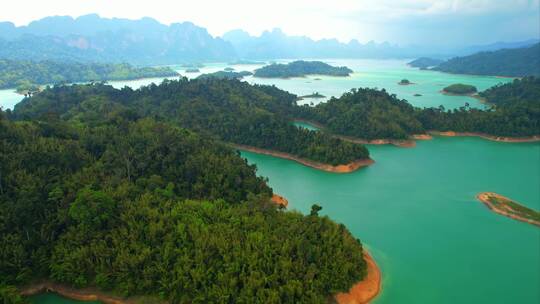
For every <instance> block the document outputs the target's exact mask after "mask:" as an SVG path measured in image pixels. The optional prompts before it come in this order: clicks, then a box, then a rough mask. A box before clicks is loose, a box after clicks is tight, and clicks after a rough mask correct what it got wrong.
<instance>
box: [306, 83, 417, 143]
mask: <svg viewBox="0 0 540 304" xmlns="http://www.w3.org/2000/svg"><path fill="white" fill-rule="evenodd" d="M415 111H416V110H415V108H414V107H413V106H412V105H410V104H409V103H408V102H407V101H405V100H400V99H398V98H397V97H396V96H395V95H393V94H392V95H390V94H388V93H387V92H386V91H385V90H384V89H383V90H380V91H379V90H376V89H367V88H365V89H353V90H351V91H350V92H347V93H345V94H343V95H342V96H341V97H340V98H334V97H333V98H331V99H330V100H329V101H328V102H325V103H320V104H318V105H317V106H315V107H310V106H303V107H298V116H299V118H303V119H307V120H311V121H315V122H317V123H320V124H323V125H325V126H326V129H327V130H328V131H330V132H332V133H335V134H339V135H345V136H352V137H357V138H362V139H378V138H395V139H406V138H408V137H409V134H413V133H421V132H423V131H424V129H423V127H422V124H421V123H420V122H419V121H418V120H417V119H416V118H415Z"/></svg>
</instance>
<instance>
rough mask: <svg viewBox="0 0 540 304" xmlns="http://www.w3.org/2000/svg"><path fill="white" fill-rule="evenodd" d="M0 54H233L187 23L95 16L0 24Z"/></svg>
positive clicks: (153, 60)
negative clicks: (17, 25) (25, 23)
mask: <svg viewBox="0 0 540 304" xmlns="http://www.w3.org/2000/svg"><path fill="white" fill-rule="evenodd" d="M0 58H7V59H30V60H44V59H49V60H58V59H61V60H66V59H71V60H75V61H107V62H130V63H135V64H167V63H179V62H193V61H208V60H215V61H226V60H229V59H233V58H236V53H235V50H234V49H233V47H232V45H231V44H230V43H228V42H225V41H223V40H222V39H220V38H214V37H212V36H211V35H210V34H208V32H207V31H206V29H204V28H202V27H198V26H196V25H194V24H193V23H190V22H183V23H173V24H171V25H170V26H167V25H164V24H161V23H159V22H157V21H156V20H154V19H151V18H143V19H140V20H128V19H117V18H113V19H106V18H101V17H99V16H98V15H86V16H81V17H79V18H76V19H73V18H71V17H47V18H44V19H41V20H38V21H33V22H31V23H30V24H29V25H28V26H21V27H15V26H14V25H13V24H12V23H10V22H3V23H0Z"/></svg>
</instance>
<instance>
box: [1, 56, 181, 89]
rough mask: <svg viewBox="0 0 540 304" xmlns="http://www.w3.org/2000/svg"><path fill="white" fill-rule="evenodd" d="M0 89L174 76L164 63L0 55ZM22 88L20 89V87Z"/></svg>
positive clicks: (174, 72) (176, 74) (173, 72)
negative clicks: (151, 64) (27, 58)
mask: <svg viewBox="0 0 540 304" xmlns="http://www.w3.org/2000/svg"><path fill="white" fill-rule="evenodd" d="M0 70H1V71H2V73H1V74H0V89H4V88H18V87H19V86H25V85H28V84H30V85H47V84H57V83H73V82H89V81H107V80H129V79H139V78H151V77H177V76H179V74H178V73H177V72H176V71H174V70H172V69H171V68H168V67H143V68H137V67H133V66H131V65H129V64H106V63H77V62H59V61H38V62H36V61H24V60H7V59H0ZM23 90H24V89H23Z"/></svg>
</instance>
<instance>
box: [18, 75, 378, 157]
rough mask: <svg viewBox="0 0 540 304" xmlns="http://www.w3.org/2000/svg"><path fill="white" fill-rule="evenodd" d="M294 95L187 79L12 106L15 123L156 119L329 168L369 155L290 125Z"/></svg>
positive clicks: (50, 93) (85, 90)
mask: <svg viewBox="0 0 540 304" xmlns="http://www.w3.org/2000/svg"><path fill="white" fill-rule="evenodd" d="M296 100H297V97H296V96H295V95H292V94H290V93H288V92H285V91H282V90H280V89H277V88H276V87H273V86H260V85H250V84H248V83H245V82H241V81H238V80H227V79H216V78H208V79H195V80H188V79H186V78H183V79H180V80H178V81H164V82H163V83H161V84H160V85H155V84H152V85H149V86H146V87H142V88H140V89H138V90H132V89H130V88H124V89H121V90H117V89H114V88H112V87H111V86H107V85H104V84H87V85H73V86H56V87H53V88H50V89H48V90H45V91H44V92H42V93H40V94H38V95H35V96H33V97H32V98H26V99H24V100H23V101H22V102H21V103H20V104H18V105H16V106H15V110H14V116H15V117H16V118H18V119H24V118H35V117H40V116H41V115H44V114H55V115H59V116H60V117H61V118H62V119H65V120H68V121H77V122H79V123H85V124H91V125H93V124H99V123H101V121H102V119H103V118H104V117H108V116H111V115H114V113H117V112H125V113H131V114H130V115H135V116H138V117H156V118H159V119H162V120H166V121H170V122H173V123H174V124H175V125H178V126H181V127H184V128H188V129H191V130H195V131H197V132H199V133H202V134H208V135H210V136H214V137H217V138H219V139H220V140H222V141H225V142H229V143H234V144H240V145H248V146H253V147H257V148H263V149H269V150H275V151H280V152H286V153H290V154H292V155H294V156H296V157H300V158H304V159H308V160H312V161H316V162H320V163H327V164H332V165H339V164H347V163H350V162H352V161H355V160H358V159H365V158H367V157H369V153H368V151H367V149H366V148H365V147H364V146H362V145H359V144H353V143H349V142H345V141H342V140H340V139H337V138H334V137H332V136H330V135H329V134H325V133H320V132H313V131H310V130H306V129H298V128H296V127H295V126H294V125H293V118H294V117H293V115H294V112H295V108H296Z"/></svg>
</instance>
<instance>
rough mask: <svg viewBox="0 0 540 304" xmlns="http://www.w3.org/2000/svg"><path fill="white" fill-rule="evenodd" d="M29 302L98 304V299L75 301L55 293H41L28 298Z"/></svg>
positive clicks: (32, 303)
mask: <svg viewBox="0 0 540 304" xmlns="http://www.w3.org/2000/svg"><path fill="white" fill-rule="evenodd" d="M28 299H29V300H30V303H31V304H73V303H86V304H100V303H101V302H98V301H75V300H70V299H67V298H64V297H62V296H60V295H58V294H56V293H49V292H48V293H42V294H38V295H35V296H31V297H29V298H28Z"/></svg>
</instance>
